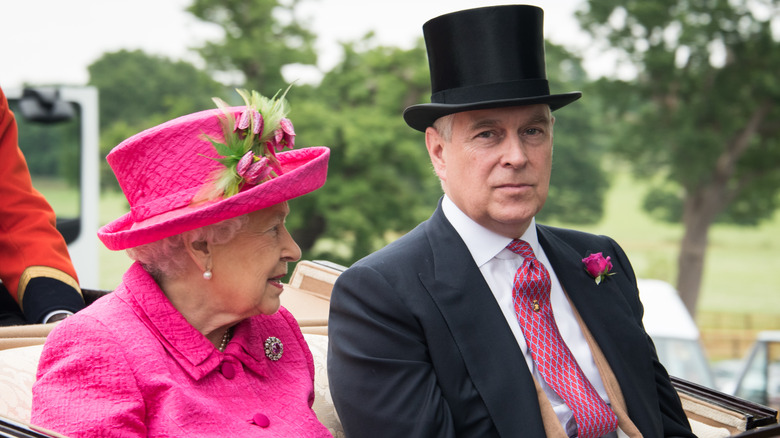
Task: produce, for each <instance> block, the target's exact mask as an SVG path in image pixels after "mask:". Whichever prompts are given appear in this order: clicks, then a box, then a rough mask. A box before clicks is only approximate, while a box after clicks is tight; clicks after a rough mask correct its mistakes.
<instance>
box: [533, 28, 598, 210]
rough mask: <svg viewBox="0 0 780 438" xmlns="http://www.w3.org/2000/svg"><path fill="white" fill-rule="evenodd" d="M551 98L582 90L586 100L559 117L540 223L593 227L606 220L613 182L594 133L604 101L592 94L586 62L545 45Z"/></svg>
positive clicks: (557, 113) (571, 106)
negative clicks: (551, 222) (552, 222)
mask: <svg viewBox="0 0 780 438" xmlns="http://www.w3.org/2000/svg"><path fill="white" fill-rule="evenodd" d="M546 58H547V76H548V81H549V82H550V90H551V93H565V92H569V91H574V90H582V91H583V97H582V99H580V100H578V101H575V102H574V103H572V104H570V105H568V106H566V107H564V108H562V109H560V110H558V111H556V112H555V113H553V115H554V116H555V126H554V141H553V143H554V153H553V171H552V178H551V180H550V192H549V194H548V197H547V202H546V203H545V205H544V208H543V209H542V211H541V212H540V213H539V214H538V216H537V219H538V220H539V221H540V222H545V221H550V220H558V221H562V222H566V223H569V224H580V225H584V224H593V223H596V222H598V221H599V220H600V219H601V218H602V217H603V215H604V199H605V196H606V191H607V189H608V188H609V181H608V179H607V176H606V173H605V171H604V169H603V167H602V165H603V164H602V160H601V158H602V157H603V156H604V151H605V150H606V144H607V141H606V139H605V137H604V135H605V133H604V132H603V131H602V130H600V129H596V127H599V125H598V114H601V112H602V110H601V107H602V101H601V99H600V98H599V96H598V94H597V93H592V92H590V88H591V87H590V84H589V79H588V77H587V75H586V73H585V70H584V68H583V67H582V60H581V59H579V58H578V57H577V56H575V55H573V54H572V53H570V52H568V51H567V50H566V49H565V48H563V47H561V46H557V45H555V44H552V43H549V42H548V43H546Z"/></svg>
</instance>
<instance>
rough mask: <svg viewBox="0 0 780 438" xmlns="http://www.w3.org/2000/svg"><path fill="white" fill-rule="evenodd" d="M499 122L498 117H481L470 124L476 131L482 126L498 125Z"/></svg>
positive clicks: (471, 128) (470, 127)
mask: <svg viewBox="0 0 780 438" xmlns="http://www.w3.org/2000/svg"><path fill="white" fill-rule="evenodd" d="M498 123H499V121H498V120H497V119H479V120H476V121H474V122H472V123H470V124H469V129H470V130H472V131H476V130H478V129H481V128H487V127H491V126H496V125H497V124H498Z"/></svg>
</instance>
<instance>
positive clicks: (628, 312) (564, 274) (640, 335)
mask: <svg viewBox="0 0 780 438" xmlns="http://www.w3.org/2000/svg"><path fill="white" fill-rule="evenodd" d="M537 231H538V235H539V243H540V244H541V245H542V248H544V252H545V254H546V255H547V258H548V259H549V260H550V264H551V265H552V267H553V269H554V270H555V274H556V276H557V277H558V280H559V281H560V283H561V286H562V287H563V288H564V290H565V291H566V294H567V296H568V297H569V300H570V301H571V303H572V304H573V306H574V308H575V309H576V310H577V312H578V313H579V315H580V317H581V319H582V322H583V323H584V324H585V325H586V327H587V328H588V330H590V333H591V334H592V336H593V339H594V340H595V342H596V343H597V344H598V346H599V347H600V349H601V351H602V353H603V355H604V358H605V359H606V361H607V363H608V364H609V366H610V368H611V369H612V372H613V373H614V375H615V378H616V379H617V383H618V384H619V386H620V389H621V391H622V393H623V396H624V397H625V401H626V405H627V408H628V411H629V415H631V419H632V420H633V421H634V423H636V425H637V427H639V429H640V430H650V429H645V428H644V427H643V425H642V424H643V423H644V417H645V415H644V414H643V411H646V410H649V409H650V407H649V406H646V405H645V404H646V402H647V400H644V399H643V394H644V393H645V392H646V391H647V390H648V388H646V387H645V385H642V384H640V383H639V381H638V380H637V379H638V376H639V375H642V374H643V373H644V371H640V369H641V368H643V367H646V366H648V364H650V363H652V359H651V357H650V356H649V355H648V354H647V350H646V349H645V348H644V346H645V345H647V338H646V335H645V334H644V332H643V330H641V327H639V326H638V325H637V321H636V320H635V319H634V317H633V316H632V315H633V313H632V309H631V306H630V305H629V304H628V302H627V301H626V298H625V296H624V294H623V293H622V291H621V290H620V288H621V287H630V282H629V281H628V277H627V276H626V275H627V274H626V273H621V272H616V277H612V278H610V279H608V280H606V281H603V282H601V284H599V285H597V284H596V282H595V281H594V279H593V277H591V276H590V275H589V274H588V273H587V271H585V267H584V264H583V263H582V259H583V258H584V257H585V256H586V255H587V254H585V253H582V254H580V253H579V252H578V251H577V250H575V249H574V248H573V247H572V246H571V245H569V244H567V243H566V242H564V241H563V240H562V239H560V238H558V237H557V236H556V235H555V234H554V232H553V231H551V230H550V229H548V228H546V227H539V226H538V227H537ZM580 243H582V242H580ZM589 250H591V251H593V252H599V251H602V250H605V251H607V250H611V248H589ZM605 255H611V256H612V257H613V259H614V258H615V257H616V255H615V254H605ZM616 266H617V264H616ZM621 274H622V275H623V276H624V277H621V278H618V277H617V276H618V275H621ZM649 372H650V373H652V370H650V371H649ZM650 389H652V388H650ZM632 407H633V408H634V409H632Z"/></svg>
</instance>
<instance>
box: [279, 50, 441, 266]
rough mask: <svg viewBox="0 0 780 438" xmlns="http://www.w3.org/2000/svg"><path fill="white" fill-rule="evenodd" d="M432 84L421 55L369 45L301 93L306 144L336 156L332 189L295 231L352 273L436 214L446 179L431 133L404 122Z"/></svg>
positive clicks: (298, 113)
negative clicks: (432, 158) (439, 172)
mask: <svg viewBox="0 0 780 438" xmlns="http://www.w3.org/2000/svg"><path fill="white" fill-rule="evenodd" d="M358 46H359V47H361V48H358ZM427 82H428V77H427V61H426V58H425V53H424V50H423V49H422V48H421V47H416V48H413V49H411V50H402V49H398V48H392V47H375V46H373V45H372V43H371V42H370V38H368V39H364V40H362V41H360V42H355V43H349V44H345V45H344V59H343V61H342V62H341V63H340V64H339V65H337V66H336V67H335V68H334V69H333V70H331V71H330V72H328V73H326V74H325V76H324V78H323V79H322V81H321V83H320V84H319V85H318V86H317V87H312V88H309V89H294V90H293V91H292V92H291V93H292V94H291V96H290V100H291V105H292V106H293V111H294V114H293V115H291V117H293V116H294V117H295V118H294V120H295V123H296V131H297V132H298V133H299V138H298V140H299V144H301V145H303V144H307V145H313V144H322V143H324V144H325V145H327V146H329V147H330V148H331V159H330V167H329V171H328V182H327V183H326V186H325V188H323V189H322V190H320V191H318V192H316V193H314V194H312V195H309V196H308V197H307V198H304V199H303V200H301V201H296V203H295V204H294V205H295V207H294V208H296V209H297V208H301V207H300V204H302V203H303V201H305V200H311V202H310V203H309V204H308V205H307V206H304V207H303V209H304V211H306V212H307V214H306V215H305V216H304V217H306V218H307V220H306V221H304V222H303V223H301V224H300V225H299V226H297V227H296V229H295V236H296V238H297V240H298V241H299V243H300V244H301V245H302V246H303V245H304V244H305V243H306V242H310V243H313V241H314V240H316V239H317V238H320V237H325V238H324V239H322V240H321V242H320V243H319V245H317V247H316V248H315V254H316V255H317V256H319V257H322V258H327V259H329V260H332V261H336V262H339V263H343V264H347V265H348V264H351V263H352V262H353V261H354V260H356V259H358V258H360V257H363V256H365V255H367V254H368V253H370V252H371V251H374V250H376V249H378V248H380V247H381V246H383V245H385V244H386V243H387V242H388V240H390V239H393V238H394V237H397V235H398V234H399V233H404V232H406V231H408V230H410V229H411V228H412V227H414V226H415V225H417V223H419V222H420V221H422V220H424V219H425V218H427V217H428V216H429V215H430V213H431V211H432V206H435V204H436V199H438V197H439V195H440V188H439V184H438V180H437V179H436V177H435V175H434V174H433V171H432V169H431V165H430V162H429V159H428V153H427V151H426V149H425V144H424V142H423V137H422V134H420V133H419V132H416V131H414V130H412V129H411V128H409V127H408V126H406V124H405V123H404V121H403V119H402V118H401V116H400V115H401V112H402V111H403V108H404V107H405V105H406V104H407V103H410V102H417V101H419V100H421V99H422V95H423V94H425V93H429V91H428V89H429V86H428V83H427ZM299 91H300V93H299ZM304 141H305V143H304ZM318 224H319V225H318ZM316 230H322V234H321V235H319V236H314V235H312V234H311V233H312V232H313V231H316Z"/></svg>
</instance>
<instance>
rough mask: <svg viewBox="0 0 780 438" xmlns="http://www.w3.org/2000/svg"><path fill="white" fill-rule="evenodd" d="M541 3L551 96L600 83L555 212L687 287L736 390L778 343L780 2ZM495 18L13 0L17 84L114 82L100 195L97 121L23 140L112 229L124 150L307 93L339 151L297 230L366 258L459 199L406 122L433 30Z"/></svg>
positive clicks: (417, 96) (72, 196)
mask: <svg viewBox="0 0 780 438" xmlns="http://www.w3.org/2000/svg"><path fill="white" fill-rule="evenodd" d="M529 3H530V4H535V5H538V6H541V7H542V8H544V9H545V36H546V39H547V70H548V76H549V79H550V83H551V89H552V91H553V92H567V91H573V90H581V91H583V98H582V99H581V100H580V101H578V102H576V103H575V104H573V105H570V106H568V107H566V108H565V109H563V110H561V111H559V112H556V114H555V115H556V119H557V121H556V125H555V128H556V129H555V156H554V165H553V179H552V183H551V189H550V197H549V199H548V202H547V204H546V206H545V208H544V210H543V212H542V213H541V214H540V215H539V217H538V219H537V220H538V221H539V222H542V223H547V224H552V225H559V226H565V227H571V228H578V229H582V230H584V231H589V232H594V233H599V234H607V235H609V236H611V237H613V238H615V239H616V240H617V241H618V242H619V243H620V244H621V245H622V246H623V248H624V249H625V250H626V252H627V253H628V255H629V257H630V258H631V260H632V262H633V264H634V269H635V270H636V273H637V276H638V277H640V278H644V279H654V280H661V281H663V282H664V283H666V284H668V285H671V287H672V288H673V289H674V290H676V291H677V295H676V296H677V297H679V306H681V307H682V308H683V309H684V311H685V312H684V314H685V316H684V317H686V318H687V317H690V318H692V321H694V323H695V325H694V330H698V332H697V333H695V339H694V342H695V343H696V344H697V345H700V346H702V347H703V348H702V351H703V352H704V355H705V357H706V360H707V361H708V362H709V364H710V365H713V369H712V374H713V375H714V376H715V377H716V378H717V379H719V380H720V383H716V384H717V385H718V386H719V387H721V388H731V389H729V390H733V386H734V385H735V384H736V381H737V380H738V379H739V375H740V374H744V373H743V368H744V367H745V366H746V365H745V361H744V358H745V357H746V355H748V354H749V351H750V349H751V345H753V344H754V343H755V341H756V340H757V339H758V338H759V337H760V336H759V334H760V333H766V331H768V330H780V215H779V214H778V213H777V209H778V208H777V207H778V201H780V195H779V194H778V189H780V80H779V79H778V78H780V1H778V0H739V1H736V0H656V1H653V2H645V1H638V0H629V1H625V0H621V1H617V0H598V1H595V0H594V1H589V0H556V1H552V0H551V1H532V2H529ZM493 4H498V3H495V2H487V1H477V0H472V1H466V0H436V1H411V0H398V1H392V2H390V1H387V2H367V1H359V0H163V1H160V0H136V1H133V2H124V1H114V0H69V1H67V2H60V1H55V0H27V1H25V2H18V1H14V2H12V1H10V0H0V17H2V19H3V26H1V27H0V38H2V40H3V41H4V44H2V45H1V46H0V87H3V89H4V90H6V89H9V88H18V89H22V88H25V87H41V86H57V87H59V86H65V87H76V88H78V87H93V88H94V89H96V90H97V92H98V105H97V106H98V114H99V117H98V119H97V120H99V122H98V128H99V131H98V132H99V137H98V138H99V140H98V144H99V147H98V149H99V154H98V155H99V156H90V157H88V158H89V159H93V158H94V159H95V160H96V161H98V163H99V175H100V178H99V181H100V182H99V202H97V201H96V202H94V203H92V202H85V200H84V198H83V196H82V197H81V198H80V197H79V196H80V193H84V187H81V186H80V183H79V170H78V169H79V164H78V163H79V159H80V158H79V147H78V143H79V141H80V140H79V138H78V137H79V129H78V128H77V127H68V126H67V125H62V126H58V128H57V130H58V131H60V132H59V133H57V134H56V136H54V137H52V136H53V135H55V134H51V133H49V132H48V131H44V130H43V128H42V126H39V125H36V124H35V123H33V122H30V123H27V122H26V121H24V120H20V132H21V137H22V140H21V141H20V143H22V149H23V150H24V151H25V154H26V155H27V157H28V161H29V162H30V168H31V172H32V173H33V177H34V182H35V184H36V187H37V188H38V189H39V190H41V191H42V192H44V194H46V196H47V198H48V199H49V200H50V202H51V203H52V204H53V206H54V208H55V210H56V211H58V214H62V215H66V216H67V215H76V216H78V215H81V216H88V215H95V216H96V217H97V218H98V219H97V222H98V224H99V225H103V224H105V223H107V222H108V221H110V220H113V219H114V218H116V217H118V216H120V215H122V214H124V213H126V212H127V211H128V206H127V202H126V201H125V199H124V196H123V195H122V193H121V191H120V189H119V187H118V185H117V183H116V180H115V179H114V177H113V174H112V173H111V171H110V169H109V168H108V166H107V165H106V164H105V155H106V154H107V153H108V151H110V150H111V148H112V147H114V146H115V145H117V144H118V143H119V142H121V141H122V140H123V139H125V138H127V137H129V136H131V135H133V134H135V133H137V132H139V131H141V130H143V129H146V128H148V127H151V126H154V125H156V124H158V123H160V122H163V121H165V120H168V119H171V118H174V117H176V116H179V115H183V114H187V113H190V112H193V111H198V110H202V109H208V108H212V107H213V104H212V102H211V97H213V96H219V97H222V98H223V99H225V100H228V101H229V102H231V103H236V104H238V103H239V102H240V100H239V99H238V95H237V94H236V93H235V92H234V91H233V89H234V88H237V87H238V88H250V89H256V90H258V91H260V92H261V93H263V94H266V95H273V94H274V93H276V92H277V91H278V90H283V89H285V88H286V87H287V85H288V84H290V83H294V85H293V88H292V89H291V90H290V92H289V93H288V95H287V96H288V100H289V101H290V105H291V108H292V112H291V115H290V118H291V119H292V120H293V122H294V124H295V129H296V132H297V134H298V135H297V139H296V143H297V145H298V146H299V147H301V146H313V145H327V146H329V147H330V148H331V150H332V157H331V164H330V172H329V178H328V182H327V184H326V186H325V188H324V189H323V190H320V191H317V192H315V193H313V194H311V195H308V196H306V197H303V198H300V199H297V200H295V201H293V204H292V205H291V208H292V214H291V217H290V220H289V226H290V229H291V231H292V232H293V234H294V236H295V238H296V240H297V241H298V243H299V245H300V246H301V249H302V250H303V258H304V259H309V260H315V259H319V260H329V261H332V262H335V263H339V264H342V265H345V266H349V265H350V264H351V263H352V262H354V261H355V260H357V259H359V258H361V257H363V256H365V255H366V254H368V253H370V252H372V251H374V250H377V249H379V248H381V247H382V246H384V245H386V244H387V243H388V242H390V241H392V240H394V239H395V238H397V237H398V236H400V235H402V234H403V233H405V232H407V231H409V230H410V229H411V228H413V227H414V226H415V225H416V224H417V223H419V222H421V221H422V220H425V219H426V218H427V217H428V216H429V215H430V214H431V213H432V211H433V209H434V208H435V205H436V202H437V200H438V198H439V197H440V195H441V190H440V187H439V184H438V181H437V180H436V178H435V176H434V174H433V172H432V170H431V166H430V164H429V160H428V157H427V153H426V150H425V147H424V139H423V136H422V134H421V133H418V132H416V131H413V130H412V129H410V128H408V127H407V126H406V124H405V123H404V122H403V120H402V118H401V116H400V115H401V112H402V111H403V109H404V108H405V107H407V106H409V105H411V104H415V103H421V102H428V101H429V96H430V87H429V86H430V84H429V78H428V66H427V59H426V54H425V48H424V43H423V41H422V31H421V26H422V24H423V23H424V22H425V21H427V20H428V19H430V18H433V17H435V16H437V15H440V14H443V13H447V12H452V11H455V10H459V9H465V8H470V7H480V6H487V5H493ZM475 37H478V36H475ZM489 67H490V66H485V68H489ZM77 113H78V111H77ZM77 115H80V116H83V114H81V113H79V114H77ZM20 119H22V118H21V117H20ZM76 126H78V125H76ZM46 143H49V144H53V145H54V146H55V150H57V151H59V152H57V154H52V153H49V152H44V151H43V150H42V149H39V148H42V147H43V145H44V144H46ZM68 145H70V146H68ZM52 172H53V173H54V174H56V175H58V176H57V177H56V178H53V177H51V176H47V175H50V174H51V173H52ZM96 245H98V246H99V248H98V250H97V254H99V256H98V260H95V262H94V266H96V267H97V270H98V271H99V275H98V284H97V285H96V286H95V287H99V288H102V289H113V287H114V286H116V284H117V283H118V282H119V279H120V277H121V274H122V273H123V272H124V270H125V269H126V268H127V267H128V266H129V264H130V261H129V259H128V258H127V256H126V255H125V254H124V253H123V252H118V253H115V252H111V251H108V250H106V249H105V248H103V247H102V245H101V244H99V243H97V244H96ZM583 256H584V255H583ZM650 294H651V292H649V291H648V290H643V291H642V298H643V300H648V302H649V301H650V300H655V298H648V296H649V295H650ZM654 296H655V297H661V295H660V293H659V294H658V295H654ZM664 300H665V301H663V302H661V306H659V307H656V306H655V305H652V306H651V305H647V307H648V309H650V308H653V309H658V310H653V312H657V313H660V314H661V315H662V316H664V315H665V316H666V318H665V319H664V318H661V320H660V323H658V324H660V326H662V327H666V328H667V329H669V328H670V327H671V328H672V330H671V331H672V332H674V327H675V324H676V322H675V321H679V318H683V316H679V317H678V316H672V315H677V313H676V312H671V311H669V309H671V308H672V307H676V306H678V304H673V303H672V302H671V301H668V299H667V298H664ZM648 311H649V310H648ZM666 311H669V312H668V313H666ZM655 324H656V323H655V322H654V323H653V325H654V326H655ZM666 332H669V330H666ZM651 334H652V333H651ZM658 336H659V339H660V338H661V337H663V336H668V334H667V335H662V334H659V335H658ZM654 338H655V337H654ZM656 342H657V343H660V342H662V341H660V340H657V341H656ZM778 342H780V341H778ZM660 350H661V349H660V347H659V351H660ZM775 350H777V348H776V349H775ZM686 351H687V350H686ZM767 351H768V353H767V354H766V356H767V358H766V359H765V361H764V362H766V363H775V365H771V366H770V365H766V364H765V365H764V368H763V371H761V373H763V374H761V375H762V376H763V378H764V381H763V383H761V385H763V387H764V388H766V387H772V386H777V387H778V390H780V367H778V366H777V364H776V362H777V360H780V354H778V353H780V352H777V351H775V352H772V351H774V350H767ZM670 354H671V356H672V357H683V356H686V355H687V354H688V353H687V352H686V353H680V352H679V351H678V352H676V353H670ZM666 360H673V359H666ZM670 368H671V366H670ZM772 370H775V371H777V372H775V371H772ZM775 374H777V375H775Z"/></svg>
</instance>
